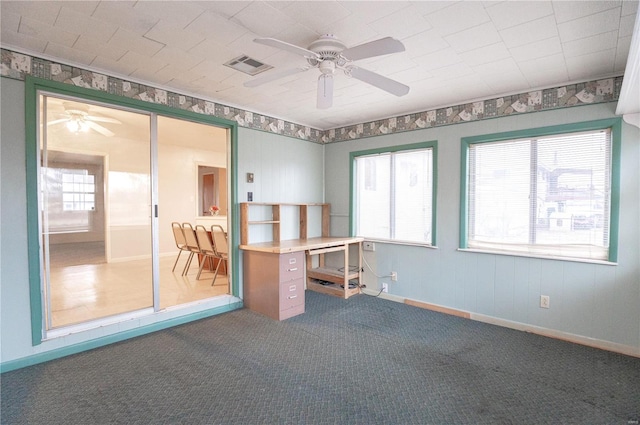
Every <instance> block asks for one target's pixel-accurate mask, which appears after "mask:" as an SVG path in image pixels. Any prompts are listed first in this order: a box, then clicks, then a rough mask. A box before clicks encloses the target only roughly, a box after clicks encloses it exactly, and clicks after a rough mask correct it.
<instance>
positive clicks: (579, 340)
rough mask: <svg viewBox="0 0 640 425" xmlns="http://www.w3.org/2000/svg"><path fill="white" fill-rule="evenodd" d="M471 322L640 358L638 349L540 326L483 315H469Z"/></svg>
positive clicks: (639, 349) (639, 348)
mask: <svg viewBox="0 0 640 425" xmlns="http://www.w3.org/2000/svg"><path fill="white" fill-rule="evenodd" d="M471 320H477V321H478V322H483V323H489V324H491V325H497V326H502V327H505V328H510V329H515V330H518V331H523V332H530V333H533V334H536V335H540V336H546V337H549V338H554V339H559V340H562V341H567V342H572V343H574V344H580V345H586V346H588V347H592V348H598V349H600V350H606V351H612V352H614V353H618V354H624V355H627V356H632V357H640V347H633V346H631V345H625V344H618V343H616V342H611V341H605V340H603V339H597V338H589V337H586V336H581V335H575V334H572V333H569V332H563V331H558V330H555V329H548V328H542V327H540V326H534V325H527V324H526V323H520V322H513V321H511V320H505V319H499V318H497V317H493V316H487V315H484V314H476V313H471Z"/></svg>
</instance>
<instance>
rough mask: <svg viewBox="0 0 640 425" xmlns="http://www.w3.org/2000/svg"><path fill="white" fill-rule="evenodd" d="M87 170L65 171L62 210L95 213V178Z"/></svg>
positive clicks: (63, 174)
mask: <svg viewBox="0 0 640 425" xmlns="http://www.w3.org/2000/svg"><path fill="white" fill-rule="evenodd" d="M87 173H88V171H87V170H77V171H76V170H64V172H63V173H62V209H63V210H64V211H93V210H94V209H95V196H96V185H95V181H94V180H95V176H92V175H91V174H87Z"/></svg>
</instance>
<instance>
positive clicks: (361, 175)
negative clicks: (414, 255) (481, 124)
mask: <svg viewBox="0 0 640 425" xmlns="http://www.w3.org/2000/svg"><path fill="white" fill-rule="evenodd" d="M351 157H352V164H353V167H354V169H353V172H352V176H354V181H355V185H354V188H355V196H354V201H355V208H354V211H355V214H354V223H355V233H356V234H357V235H358V236H363V237H366V238H367V239H374V240H383V241H384V240H389V241H395V242H407V243H417V244H425V245H434V244H435V232H434V228H435V226H434V224H433V223H434V220H435V214H434V211H435V181H434V180H435V171H434V169H435V164H436V143H435V142H430V143H423V144H418V145H410V146H398V147H395V148H392V149H389V148H387V149H380V150H370V151H363V152H354V153H352V154H351Z"/></svg>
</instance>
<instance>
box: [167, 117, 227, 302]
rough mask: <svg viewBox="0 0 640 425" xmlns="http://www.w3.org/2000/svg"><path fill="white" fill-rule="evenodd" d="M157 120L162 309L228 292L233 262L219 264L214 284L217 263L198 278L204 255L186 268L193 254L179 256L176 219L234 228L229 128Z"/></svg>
mask: <svg viewBox="0 0 640 425" xmlns="http://www.w3.org/2000/svg"><path fill="white" fill-rule="evenodd" d="M157 121H158V201H159V205H160V208H159V214H158V239H159V253H160V255H159V260H160V261H159V263H160V267H159V268H160V271H159V279H160V308H167V307H170V306H174V305H179V304H186V303H190V302H194V301H199V300H203V299H206V298H212V297H215V296H218V295H225V294H229V293H230V285H229V282H230V275H229V271H230V270H231V269H230V267H229V264H227V262H224V263H223V264H221V265H220V267H219V268H218V275H217V276H216V278H215V282H214V281H213V280H214V275H215V268H216V267H217V265H218V262H217V260H214V261H213V263H212V264H209V262H208V261H207V262H205V265H204V266H203V271H202V273H201V274H200V277H199V278H198V271H199V266H200V262H201V261H203V260H204V258H202V257H201V256H199V255H194V257H193V260H192V261H191V264H190V266H189V267H186V265H187V261H188V257H189V253H188V252H182V253H181V254H180V256H179V257H178V254H179V252H180V251H179V249H178V248H177V246H176V239H175V238H174V234H173V231H172V223H173V222H177V223H179V224H181V225H182V224H184V223H189V224H190V225H191V226H192V227H193V228H195V227H196V226H197V225H202V226H205V228H206V229H207V230H211V226H212V225H220V226H222V227H223V229H224V230H225V231H226V230H227V228H230V221H229V218H228V210H229V208H228V206H229V203H228V193H229V192H228V180H227V158H228V149H227V146H228V140H229V137H228V130H227V129H224V128H219V127H215V126H212V125H206V124H199V123H195V122H190V121H184V120H178V119H174V118H168V117H164V116H158V120H157ZM214 212H215V214H214ZM174 265H175V268H174Z"/></svg>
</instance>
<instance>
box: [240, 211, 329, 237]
mask: <svg viewBox="0 0 640 425" xmlns="http://www.w3.org/2000/svg"><path fill="white" fill-rule="evenodd" d="M252 206H255V207H259V206H262V207H265V206H266V207H269V206H270V207H271V219H270V220H249V209H250V207H252ZM286 206H293V207H297V208H299V212H300V223H299V234H300V239H307V238H308V230H309V226H308V217H309V207H320V208H322V229H321V232H322V236H323V237H328V236H329V226H330V224H331V221H330V220H331V218H330V212H331V205H330V204H322V203H310V204H287V203H278V204H271V203H265V202H241V203H240V245H248V244H249V228H250V226H255V225H271V226H272V232H273V239H272V241H273V242H280V210H281V209H282V207H286Z"/></svg>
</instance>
